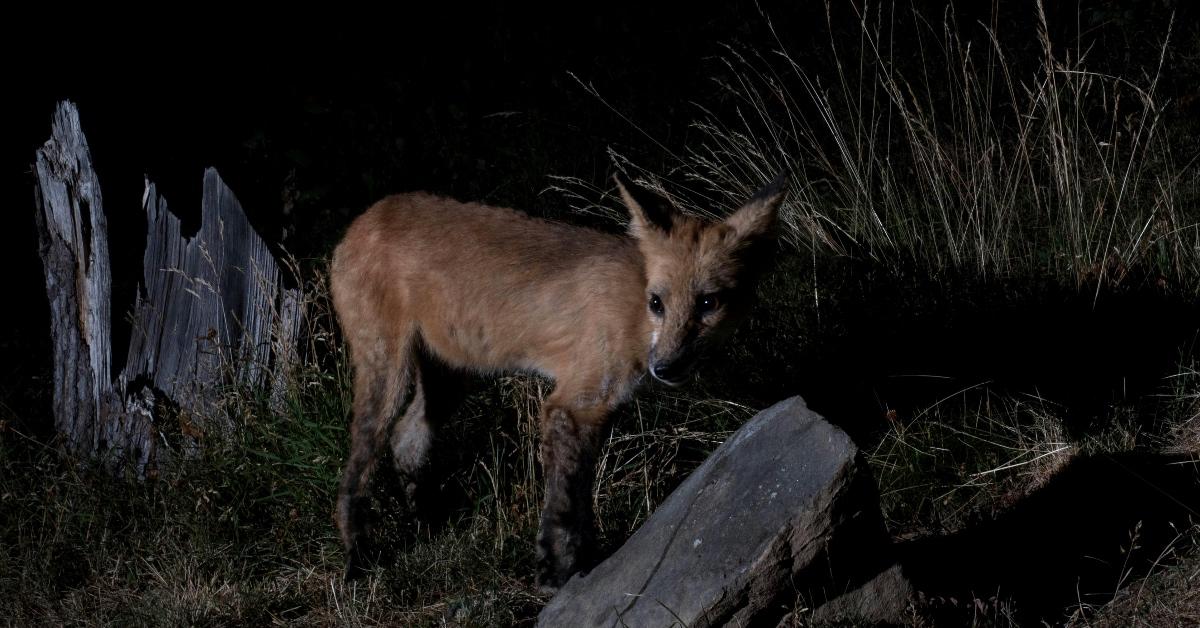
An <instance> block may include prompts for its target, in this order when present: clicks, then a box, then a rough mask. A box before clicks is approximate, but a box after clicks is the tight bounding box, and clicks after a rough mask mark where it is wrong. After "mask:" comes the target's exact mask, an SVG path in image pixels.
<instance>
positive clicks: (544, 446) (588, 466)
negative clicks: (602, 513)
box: [537, 400, 602, 592]
mask: <svg viewBox="0 0 1200 628" xmlns="http://www.w3.org/2000/svg"><path fill="white" fill-rule="evenodd" d="M595 419H602V416H600V415H598V414H596V413H594V412H587V411H584V412H575V413H572V412H571V411H568V410H567V409H566V408H564V407H562V406H557V405H554V404H552V403H551V402H550V401H549V400H547V403H546V405H545V406H544V407H543V408H542V442H541V454H542V468H543V470H544V472H545V484H546V501H545V504H544V505H543V507H542V517H541V526H540V529H539V530H538V543H537V550H538V573H537V579H538V587H539V588H540V589H542V590H543V591H545V592H552V591H554V590H557V589H558V587H560V586H562V585H563V584H564V583H565V582H566V581H567V580H568V579H569V578H570V577H571V576H572V575H573V574H574V573H575V572H577V571H579V570H581V569H587V568H589V567H590V566H591V564H590V561H591V559H592V558H593V556H594V550H595V537H596V532H595V525H596V524H595V513H594V512H593V509H592V485H593V483H594V481H595V477H596V462H597V457H598V455H599V450H600V440H601V432H602V429H601V421H599V420H595Z"/></svg>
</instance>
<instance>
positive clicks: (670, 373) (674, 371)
mask: <svg viewBox="0 0 1200 628" xmlns="http://www.w3.org/2000/svg"><path fill="white" fill-rule="evenodd" d="M693 363H694V362H693V360H692V359H691V358H690V357H682V358H675V359H672V360H659V361H657V362H654V363H652V364H651V365H650V374H651V375H653V376H654V377H655V379H658V380H660V381H662V382H664V383H667V384H672V385H678V384H681V383H683V381H684V380H686V379H687V378H688V376H689V375H691V374H692V366H693Z"/></svg>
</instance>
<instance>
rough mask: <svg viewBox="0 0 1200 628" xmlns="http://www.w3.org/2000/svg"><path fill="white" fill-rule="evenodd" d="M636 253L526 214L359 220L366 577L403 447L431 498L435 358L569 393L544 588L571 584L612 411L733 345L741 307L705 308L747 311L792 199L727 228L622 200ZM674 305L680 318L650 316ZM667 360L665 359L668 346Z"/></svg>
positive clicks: (551, 480)
mask: <svg viewBox="0 0 1200 628" xmlns="http://www.w3.org/2000/svg"><path fill="white" fill-rule="evenodd" d="M621 192H622V194H623V196H624V198H625V201H626V204H627V205H628V206H629V208H630V211H631V214H632V216H633V220H632V223H631V226H630V231H631V235H632V237H629V236H622V235H613V234H607V233H601V232H598V231H593V230H589V229H584V228H580V227H574V226H569V225H565V224H560V223H554V222H548V221H544V220H538V219H534V218H531V217H528V216H526V215H524V214H521V213H519V212H516V211H513V210H511V209H504V208H497V207H489V206H485V205H480V204H476V203H461V202H458V201H454V200H450V199H446V198H441V197H437V196H432V195H429V194H424V193H414V194H403V195H398V196H392V197H389V198H386V199H384V200H382V201H380V202H379V203H376V204H375V205H374V206H372V207H371V208H370V209H368V210H367V212H366V213H364V214H363V215H362V216H360V217H359V218H358V219H356V220H355V221H354V223H353V224H352V225H351V226H350V228H349V229H348V230H347V232H346V235H345V237H344V239H343V241H342V242H341V244H340V245H339V246H338V247H337V250H336V251H335V253H334V259H333V267H332V273H331V283H332V291H333V299H334V306H335V309H336V310H337V313H338V318H339V321H340V323H341V326H342V329H343V332H344V335H345V338H346V340H347V342H348V343H349V346H350V350H351V359H352V362H353V365H354V372H355V375H354V377H355V386H354V420H353V423H352V426H351V438H352V446H351V455H350V460H349V462H348V464H347V468H346V473H345V477H344V478H343V482H342V489H341V493H340V495H339V507H338V523H339V527H340V529H341V531H342V538H343V541H344V542H345V544H346V546H347V549H348V551H349V553H350V558H351V563H352V564H353V563H354V562H355V561H356V560H359V559H360V558H361V556H359V554H360V553H361V552H362V547H361V546H360V541H363V540H364V539H363V534H364V533H365V528H364V526H365V524H364V523H363V518H364V510H365V503H366V501H365V500H366V495H367V491H368V487H369V482H370V477H371V474H372V471H373V469H374V465H375V461H376V459H377V458H378V456H379V454H380V452H381V450H382V449H383V447H384V446H385V445H386V444H387V443H388V442H389V441H390V442H391V444H392V453H393V461H394V463H395V464H396V465H397V467H398V468H399V470H400V471H401V472H403V473H405V474H407V475H408V476H410V477H411V478H413V479H414V482H415V481H416V478H418V477H419V475H420V471H421V469H422V468H423V467H424V466H425V463H426V462H427V458H428V450H429V444H430V441H431V438H432V430H433V429H435V428H436V423H437V422H438V421H439V420H442V419H444V418H445V417H431V416H429V415H430V414H431V413H433V412H434V410H433V408H434V405H433V404H434V403H435V402H437V401H439V399H437V397H438V396H439V392H438V390H437V389H436V388H435V387H434V386H432V382H430V381H427V379H430V378H427V377H425V375H428V374H429V368H430V366H429V365H430V362H429V359H428V358H429V357H430V356H432V357H436V358H437V359H438V360H440V361H441V362H444V363H445V364H447V365H449V366H450V367H453V368H456V369H461V370H467V371H474V372H483V373H492V372H504V371H513V370H525V371H536V372H539V373H542V374H544V375H546V376H548V377H551V378H553V379H554V380H555V389H554V392H553V393H552V394H550V395H549V397H548V398H547V399H546V400H545V401H544V403H543V407H542V419H541V429H542V445H541V453H542V462H543V466H544V468H545V471H546V485H547V490H546V505H545V508H544V509H543V514H542V530H541V533H540V535H539V551H540V554H541V557H542V571H541V573H540V574H539V577H540V579H541V581H542V582H543V584H545V585H547V586H549V587H553V586H556V585H558V584H560V583H561V582H562V581H564V580H565V579H566V578H567V577H569V576H570V575H571V573H572V572H573V571H574V570H576V569H577V568H578V567H579V566H580V565H581V564H582V562H583V561H584V559H583V558H582V557H581V555H582V553H584V552H587V551H588V550H589V549H590V529H591V519H592V516H591V501H590V492H591V485H592V475H593V473H594V464H595V456H596V452H597V449H598V447H599V443H600V441H601V438H602V434H603V432H604V430H605V429H606V427H607V419H608V416H609V414H610V413H611V411H612V410H613V409H614V408H615V407H616V406H617V405H619V404H620V403H622V402H623V401H625V400H627V399H628V398H629V397H630V396H631V395H632V394H633V391H634V389H635V387H636V385H637V384H638V383H639V382H640V381H641V380H642V379H643V376H644V373H645V372H646V369H647V366H648V364H649V363H650V360H656V359H657V360H660V361H662V360H666V359H667V357H669V356H682V355H685V354H687V355H690V354H691V348H692V347H693V346H702V345H703V344H705V342H706V341H707V340H708V339H709V338H710V337H717V336H719V335H720V332H721V331H722V329H723V328H724V327H726V326H727V325H726V323H728V322H731V321H732V320H733V319H734V318H735V315H736V314H737V313H738V309H739V308H738V305H739V304H740V303H738V302H733V301H731V302H729V303H726V304H723V305H722V306H721V307H720V309H719V311H717V312H710V313H707V314H705V315H703V316H699V315H693V314H694V313H693V301H694V300H695V299H696V298H697V296H696V295H698V294H701V293H704V292H708V291H717V290H721V291H722V292H721V294H722V295H725V296H727V297H728V296H730V295H734V296H736V301H741V300H743V299H744V295H745V294H746V288H747V285H745V277H746V271H747V270H749V269H747V268H745V267H744V266H745V256H744V255H743V253H744V252H745V250H746V248H747V247H749V246H751V245H752V243H754V242H756V241H758V240H759V239H761V238H762V237H764V236H767V235H769V234H770V231H771V230H772V228H773V226H774V217H775V212H776V208H777V206H778V204H779V202H780V201H781V199H782V195H783V193H782V191H781V190H780V189H778V188H776V189H774V194H773V195H771V196H768V197H765V198H757V197H756V199H752V201H751V202H750V203H749V204H747V206H746V207H743V208H742V210H740V211H739V212H737V213H735V214H734V215H733V216H731V217H730V218H729V219H727V220H726V221H724V222H721V223H712V222H706V221H701V220H698V219H695V218H691V217H685V216H683V215H680V214H675V213H670V214H668V216H669V220H670V225H671V226H670V229H669V231H666V230H664V229H663V228H662V227H661V226H655V225H654V224H653V223H652V222H651V221H650V220H648V218H647V215H648V214H647V211H646V210H647V209H649V208H643V207H642V206H641V205H639V204H638V203H637V202H636V201H635V200H634V199H633V197H631V196H630V194H629V193H628V192H627V191H626V188H625V187H624V186H621ZM648 291H654V292H656V293H663V296H662V298H663V301H664V302H665V303H666V308H667V309H666V314H665V315H664V316H662V317H659V316H656V315H654V314H652V313H650V312H649V311H648V309H647V298H648V297H647V295H648ZM653 339H657V341H658V342H657V345H656V346H652V340H653Z"/></svg>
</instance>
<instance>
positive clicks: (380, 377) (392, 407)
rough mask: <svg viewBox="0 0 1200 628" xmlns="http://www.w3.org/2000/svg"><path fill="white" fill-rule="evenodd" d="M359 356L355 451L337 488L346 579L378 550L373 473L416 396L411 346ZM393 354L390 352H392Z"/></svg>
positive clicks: (352, 437)
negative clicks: (373, 536) (371, 540)
mask: <svg viewBox="0 0 1200 628" xmlns="http://www.w3.org/2000/svg"><path fill="white" fill-rule="evenodd" d="M397 353H399V354H400V355H396V353H392V352H386V351H382V350H380V351H376V352H374V353H368V352H364V355H363V356H361V357H359V356H355V372H354V419H353V420H352V422H351V424H350V457H349V459H348V460H347V462H346V469H345V471H344V472H343V474H342V483H341V487H340V488H339V490H338V508H337V522H338V528H339V530H340V531H341V535H342V543H343V544H344V546H345V548H346V579H348V580H349V579H354V578H357V577H359V576H361V575H363V574H364V573H365V570H366V567H367V565H368V563H369V562H370V561H369V559H370V558H371V557H372V554H373V552H371V551H370V549H369V546H368V542H367V532H368V526H369V523H368V522H369V518H370V506H371V477H372V475H373V474H374V472H375V465H376V462H377V461H378V460H379V454H380V452H381V450H382V449H383V447H384V445H385V444H386V442H387V434H388V428H389V427H390V426H391V425H392V422H393V421H394V419H395V418H396V417H397V416H399V415H401V414H403V413H404V412H405V411H406V410H407V406H408V405H410V404H411V403H412V401H413V397H414V396H415V391H414V377H413V376H412V375H413V374H412V364H413V361H412V356H411V350H409V349H408V348H407V347H406V348H405V349H404V351H402V352H397ZM389 354H390V355H389Z"/></svg>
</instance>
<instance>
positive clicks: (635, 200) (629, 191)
mask: <svg viewBox="0 0 1200 628" xmlns="http://www.w3.org/2000/svg"><path fill="white" fill-rule="evenodd" d="M613 180H614V181H616V182H617V189H618V190H620V191H621V199H622V200H623V201H625V207H627V208H629V216H630V222H629V232H630V233H631V234H632V235H633V237H635V238H640V237H642V236H644V235H646V234H648V233H650V230H651V229H656V230H658V231H660V232H661V233H663V234H667V233H670V232H671V225H672V224H673V223H674V215H675V210H674V209H672V208H671V206H670V205H669V204H667V203H666V202H665V201H663V199H661V198H659V197H658V196H657V195H655V194H652V193H650V192H649V191H647V190H644V189H642V188H640V187H638V186H636V185H634V184H633V182H631V181H630V180H629V179H627V178H625V175H623V174H621V173H620V172H618V173H616V174H614V175H613Z"/></svg>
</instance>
